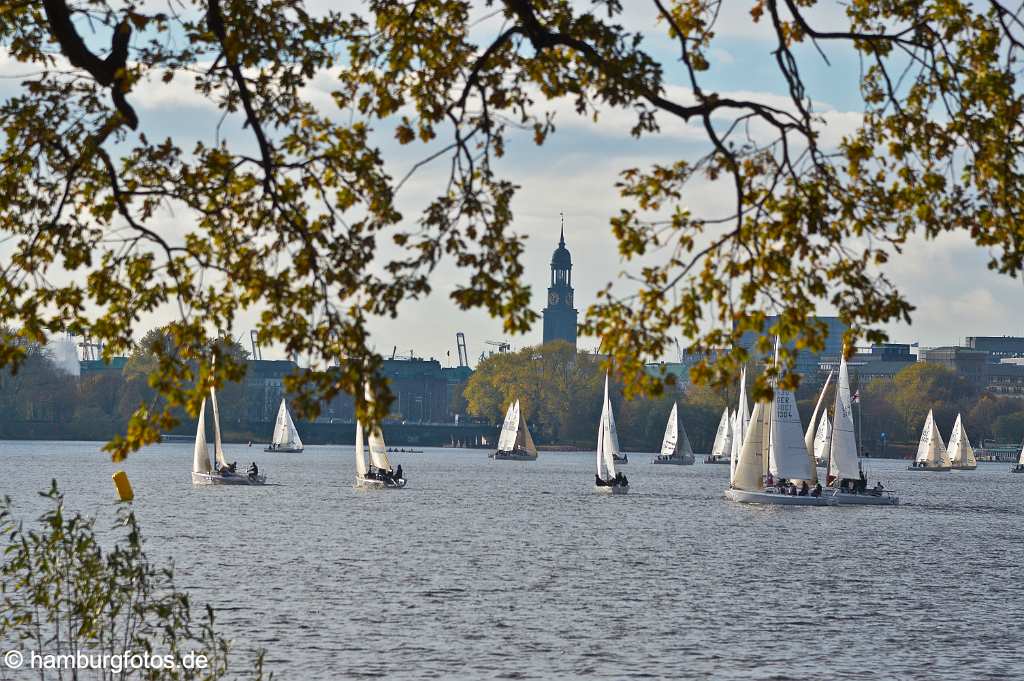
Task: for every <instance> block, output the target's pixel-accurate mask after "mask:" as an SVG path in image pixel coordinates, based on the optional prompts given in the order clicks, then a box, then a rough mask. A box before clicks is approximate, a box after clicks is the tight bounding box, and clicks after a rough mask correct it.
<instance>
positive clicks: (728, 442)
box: [711, 407, 732, 458]
mask: <svg viewBox="0 0 1024 681" xmlns="http://www.w3.org/2000/svg"><path fill="white" fill-rule="evenodd" d="M730 451H732V418H731V416H730V415H729V407H726V408H725V410H724V411H723V412H722V420H720V421H719V422H718V430H717V431H715V443H714V444H713V445H712V446H711V456H712V457H714V458H721V457H723V456H726V455H727V454H729V452H730Z"/></svg>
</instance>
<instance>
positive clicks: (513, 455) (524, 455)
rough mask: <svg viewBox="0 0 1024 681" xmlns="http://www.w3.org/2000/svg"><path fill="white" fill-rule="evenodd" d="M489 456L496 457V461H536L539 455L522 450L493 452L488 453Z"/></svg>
mask: <svg viewBox="0 0 1024 681" xmlns="http://www.w3.org/2000/svg"><path fill="white" fill-rule="evenodd" d="M488 458H490V459H494V460H495V461H536V460H537V455H536V454H530V453H529V452H520V451H514V452H492V453H490V454H488Z"/></svg>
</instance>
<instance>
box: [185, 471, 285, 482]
mask: <svg viewBox="0 0 1024 681" xmlns="http://www.w3.org/2000/svg"><path fill="white" fill-rule="evenodd" d="M266 482H267V476H265V475H257V476H256V477H255V478H250V477H248V476H246V475H220V474H218V473H196V472H195V471H193V472H192V484H193V485H249V486H252V485H264V484H266Z"/></svg>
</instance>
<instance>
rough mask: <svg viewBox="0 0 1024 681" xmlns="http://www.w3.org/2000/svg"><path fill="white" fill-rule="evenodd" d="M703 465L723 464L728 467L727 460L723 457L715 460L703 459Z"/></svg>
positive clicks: (711, 457)
mask: <svg viewBox="0 0 1024 681" xmlns="http://www.w3.org/2000/svg"><path fill="white" fill-rule="evenodd" d="M704 463H724V464H725V465H726V466H728V465H729V459H728V458H725V457H718V458H715V457H713V456H709V457H707V458H706V459H704Z"/></svg>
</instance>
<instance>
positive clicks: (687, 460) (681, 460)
mask: <svg viewBox="0 0 1024 681" xmlns="http://www.w3.org/2000/svg"><path fill="white" fill-rule="evenodd" d="M695 461H696V459H695V458H694V457H693V455H692V454H690V455H688V456H656V457H654V461H653V462H652V463H663V464H670V465H674V466H692V465H693V464H694V462H695Z"/></svg>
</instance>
